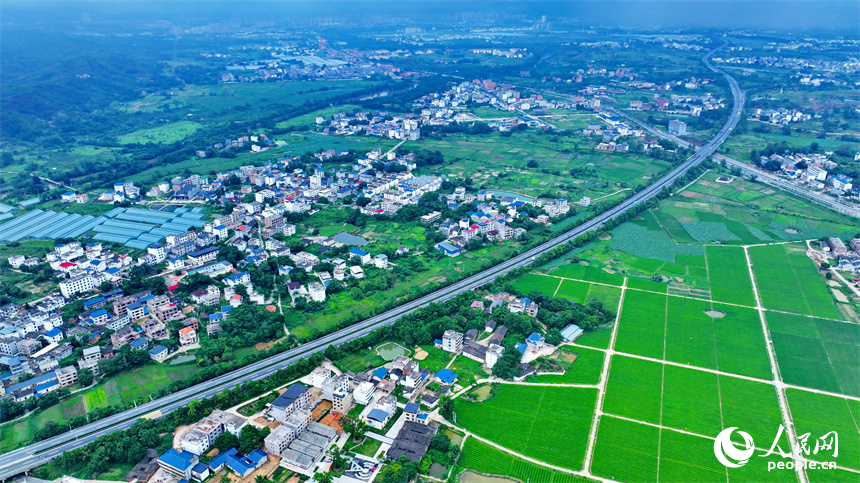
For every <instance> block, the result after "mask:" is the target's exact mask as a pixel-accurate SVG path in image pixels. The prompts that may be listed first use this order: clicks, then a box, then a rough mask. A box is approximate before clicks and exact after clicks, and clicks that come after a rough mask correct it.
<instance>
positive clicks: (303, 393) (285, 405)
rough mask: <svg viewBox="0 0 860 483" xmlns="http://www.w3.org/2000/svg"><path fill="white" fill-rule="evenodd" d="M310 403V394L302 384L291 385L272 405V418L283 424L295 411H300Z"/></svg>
mask: <svg viewBox="0 0 860 483" xmlns="http://www.w3.org/2000/svg"><path fill="white" fill-rule="evenodd" d="M310 401H311V393H310V391H309V389H308V386H305V385H304V384H293V385H292V386H290V387H289V388H288V389H287V390H286V391H284V393H283V394H281V395H280V396H279V397H278V398H277V399H275V401H274V402H273V403H272V416H274V417H275V419H276V420H278V421H280V422H282V423H283V422H285V421H286V420H287V418H289V417H290V415H292V414H293V412H295V411H296V410H297V409H302V408H304V407H305V406H307V405H308V404H310Z"/></svg>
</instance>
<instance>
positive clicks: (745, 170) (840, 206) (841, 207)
mask: <svg viewBox="0 0 860 483" xmlns="http://www.w3.org/2000/svg"><path fill="white" fill-rule="evenodd" d="M605 110H606V111H607V112H611V113H612V114H614V115H616V116H618V117H622V118H624V119H626V120H628V121H630V122H633V123H635V124H638V125H639V126H641V127H642V128H643V129H645V130H646V131H648V132H650V133H651V134H653V135H655V136H658V137H661V138H663V139H668V140H670V141H674V142H676V143H678V145H679V146H683V147H690V143H688V142H687V141H684V140H683V139H681V138H679V137H678V136H675V135H674V134H672V133H670V132H665V131H660V130H659V129H655V128H654V127H652V126H649V125H648V124H646V123H644V122H643V121H641V120H639V119H636V118H635V117H633V116H630V115H629V114H627V113H625V112H623V111H620V110H618V109H614V108H607V109H605ZM713 158H714V159H715V160H717V161H723V162H724V163H726V164H728V165H731V166H732V167H735V168H738V169H740V170H741V173H742V174H743V175H745V176H755V178H756V181H758V182H760V183H764V184H767V185H770V186H773V187H775V188H779V189H781V190H783V191H787V192H789V193H791V194H793V195H796V196H800V197H801V198H805V199H807V200H809V201H812V202H813V203H816V204H819V205H821V206H824V207H827V208H830V209H831V210H833V211H836V212H838V213H842V214H844V215H848V216H852V217H854V218H860V208H858V207H855V206H850V205H847V204H845V203H842V202H840V201H839V200H837V199H835V198H833V197H831V196H828V195H825V194H821V193H816V192H814V191H812V190H809V189H806V188H803V187H801V186H798V185H796V184H794V183H791V182H788V181H785V180H783V179H780V178H778V177H777V176H775V175H773V174H771V173H768V172H766V171H763V170H761V169H758V168H756V167H755V166H752V165H750V164H747V163H743V162H741V161H737V160H735V159H732V158H729V157H728V156H724V155H722V154H716V153H715V154H714V155H713Z"/></svg>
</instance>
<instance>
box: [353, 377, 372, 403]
mask: <svg viewBox="0 0 860 483" xmlns="http://www.w3.org/2000/svg"><path fill="white" fill-rule="evenodd" d="M375 392H376V384H374V383H372V382H370V381H366V382H362V383H361V384H359V385H358V387H356V388H355V391H354V392H353V393H352V395H353V398H354V399H355V402H356V403H358V404H363V405H365V406H367V405H368V404H370V401H372V400H373V393H375Z"/></svg>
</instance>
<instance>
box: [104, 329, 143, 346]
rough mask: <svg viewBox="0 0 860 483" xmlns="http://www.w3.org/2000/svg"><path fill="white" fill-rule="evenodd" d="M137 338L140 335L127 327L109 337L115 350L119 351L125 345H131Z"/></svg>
mask: <svg viewBox="0 0 860 483" xmlns="http://www.w3.org/2000/svg"><path fill="white" fill-rule="evenodd" d="M138 338H140V334H139V333H138V332H137V331H136V330H134V329H132V328H131V327H128V326H126V327H125V328H122V329H120V330H118V331H116V332H114V333H113V334H111V336H110V340H111V343H112V344H113V346H114V348H116V349H119V348H120V347H122V346H124V345H126V344H131V343H132V342H134V341H135V340H137V339H138Z"/></svg>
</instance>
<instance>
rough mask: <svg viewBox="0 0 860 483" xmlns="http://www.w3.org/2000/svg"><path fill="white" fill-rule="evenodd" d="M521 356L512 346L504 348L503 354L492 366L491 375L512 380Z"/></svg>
mask: <svg viewBox="0 0 860 483" xmlns="http://www.w3.org/2000/svg"><path fill="white" fill-rule="evenodd" d="M521 357H522V354H520V351H518V350H517V348H516V346H515V345H514V344H509V345H507V346H505V353H504V354H502V357H501V358H499V360H498V361H496V365H494V366H493V375H494V376H496V377H500V378H502V379H513V378H514V376H516V375H517V370H518V369H517V368H518V367H519V365H520V358H521Z"/></svg>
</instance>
